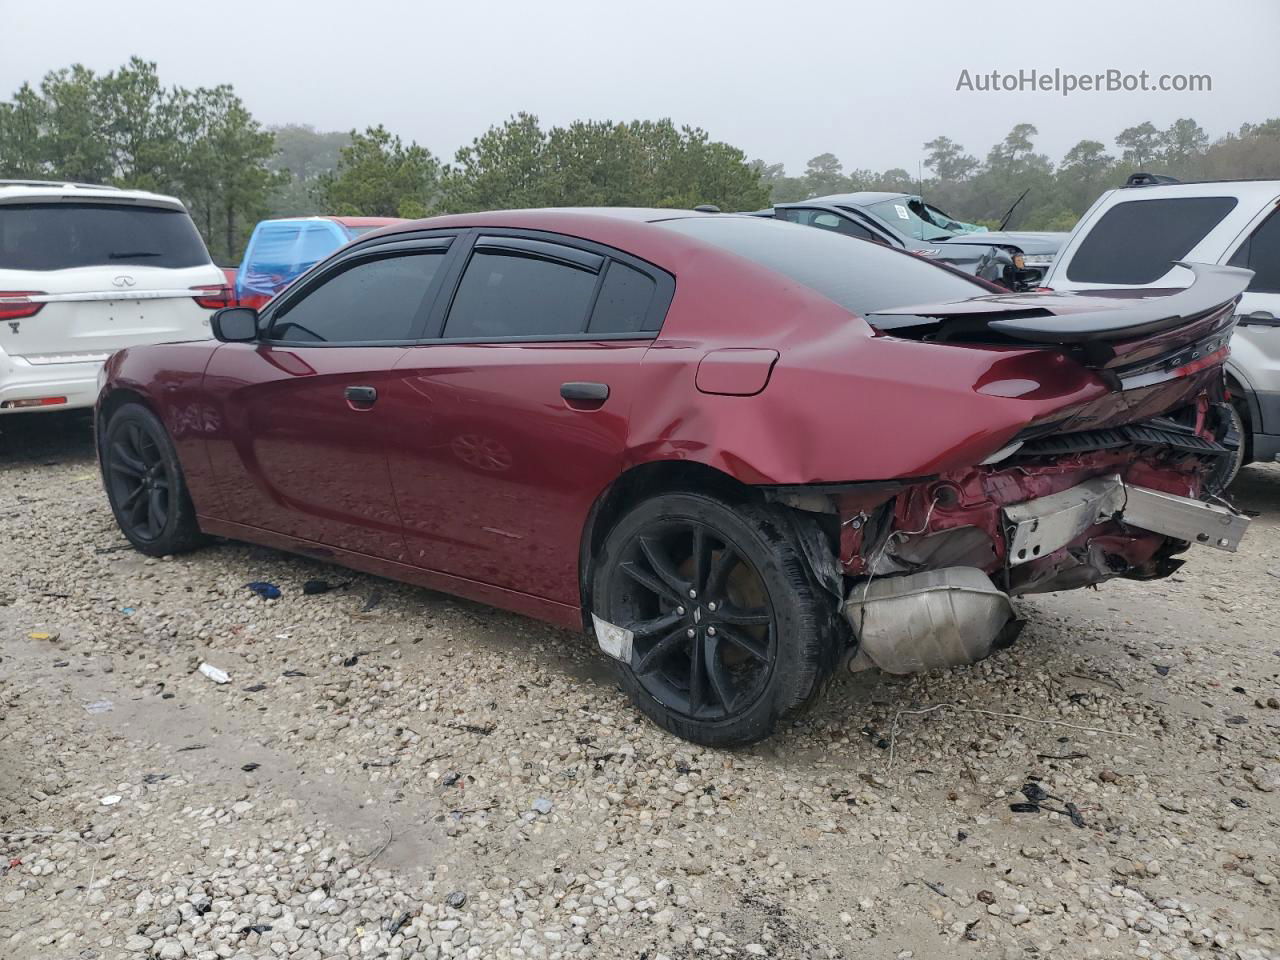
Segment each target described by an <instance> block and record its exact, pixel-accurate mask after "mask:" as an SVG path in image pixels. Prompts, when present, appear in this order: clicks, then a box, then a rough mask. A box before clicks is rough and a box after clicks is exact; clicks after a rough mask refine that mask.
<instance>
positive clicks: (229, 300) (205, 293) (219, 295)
mask: <svg viewBox="0 0 1280 960" xmlns="http://www.w3.org/2000/svg"><path fill="white" fill-rule="evenodd" d="M191 289H192V290H196V291H198V292H197V293H195V294H193V295H192V299H193V300H195V302H196V303H198V304H199V305H200V306H202V307H204V308H205V309H206V310H221V309H222V308H223V307H233V306H235V292H234V291H233V290H232V289H231V288H230V287H229V286H227V285H226V284H225V283H206V284H205V285H204V286H200V287H192V288H191Z"/></svg>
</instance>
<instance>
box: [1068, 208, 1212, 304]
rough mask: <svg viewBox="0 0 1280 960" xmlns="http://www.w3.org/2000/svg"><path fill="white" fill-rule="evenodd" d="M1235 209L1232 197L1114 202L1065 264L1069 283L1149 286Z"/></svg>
mask: <svg viewBox="0 0 1280 960" xmlns="http://www.w3.org/2000/svg"><path fill="white" fill-rule="evenodd" d="M1235 205H1236V199H1235V197H1166V198H1160V199H1154V200H1129V201H1126V202H1124V203H1117V204H1116V205H1115V206H1114V207H1112V208H1111V209H1110V210H1108V211H1107V212H1106V213H1104V214H1103V215H1102V216H1101V217H1099V218H1098V221H1097V223H1095V224H1094V225H1093V228H1092V229H1090V230H1089V232H1088V233H1087V234H1085V237H1084V239H1083V240H1082V241H1081V242H1080V246H1079V247H1078V248H1077V249H1076V252H1075V255H1074V256H1073V257H1072V258H1071V261H1070V263H1068V264H1067V279H1068V280H1071V281H1072V282H1074V283H1122V284H1144V283H1152V282H1154V281H1156V280H1159V279H1160V278H1161V277H1163V276H1164V275H1165V274H1166V273H1168V272H1169V270H1170V269H1171V268H1172V267H1173V261H1175V260H1181V259H1182V258H1183V257H1185V256H1186V255H1187V254H1188V253H1190V252H1191V249H1192V248H1193V247H1194V246H1195V245H1196V244H1198V243H1199V242H1200V241H1201V240H1203V239H1204V238H1205V236H1206V235H1207V234H1208V233H1209V231H1210V230H1212V229H1213V228H1214V227H1216V226H1217V225H1218V224H1219V223H1221V222H1222V218H1223V217H1225V216H1226V215H1227V214H1228V213H1230V212H1231V209H1232V208H1233V207H1234V206H1235Z"/></svg>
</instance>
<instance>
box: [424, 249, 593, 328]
mask: <svg viewBox="0 0 1280 960" xmlns="http://www.w3.org/2000/svg"><path fill="white" fill-rule="evenodd" d="M530 246H532V245H530ZM538 246H540V247H552V246H553V245H552V244H541V243H539V244H538ZM602 262H603V258H601V257H594V262H592V261H584V262H583V263H576V262H573V261H572V260H570V259H565V260H559V259H548V258H544V257H542V256H537V255H530V254H529V253H525V252H523V251H519V250H515V249H504V248H502V247H493V248H483V249H482V248H480V247H477V248H476V250H475V251H474V252H473V253H472V255H471V260H470V262H469V263H468V264H467V269H466V271H465V272H464V273H463V275H462V282H461V283H460V284H459V285H458V291H457V293H456V294H455V295H454V298H453V305H452V306H451V307H450V308H449V317H448V319H447V320H446V321H445V325H444V337H445V338H446V339H460V340H509V339H511V338H513V337H535V338H536V337H563V336H570V335H573V334H581V333H583V332H584V331H585V330H586V328H587V312H588V311H589V310H590V308H591V303H592V300H593V298H594V296H595V291H596V282H597V279H598V269H599V266H600V264H601V263H602Z"/></svg>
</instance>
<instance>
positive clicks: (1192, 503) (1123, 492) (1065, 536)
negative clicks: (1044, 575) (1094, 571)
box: [1004, 474, 1249, 566]
mask: <svg viewBox="0 0 1280 960" xmlns="http://www.w3.org/2000/svg"><path fill="white" fill-rule="evenodd" d="M1004 517H1005V521H1006V522H1007V523H1008V524H1009V563H1010V565H1014V566H1016V565H1018V564H1021V563H1026V562H1027V561H1030V560H1034V559H1036V558H1037V557H1041V556H1047V555H1048V554H1051V553H1054V552H1055V551H1057V550H1061V549H1062V548H1063V547H1065V546H1067V545H1068V544H1069V543H1071V542H1072V541H1074V540H1075V539H1077V538H1078V537H1079V536H1080V535H1081V534H1082V533H1084V532H1085V531H1086V530H1088V529H1089V528H1090V527H1092V526H1094V525H1095V524H1099V523H1105V522H1106V521H1108V520H1116V521H1119V522H1120V523H1123V524H1124V525H1126V526H1128V527H1134V528H1137V529H1139V530H1149V531H1151V532H1152V533H1160V534H1164V535H1165V536H1166V537H1173V538H1174V539H1175V540H1185V541H1186V542H1188V543H1198V544H1202V545H1204V546H1207V547H1214V548H1215V549H1218V550H1227V551H1231V552H1233V553H1234V552H1235V549H1236V547H1238V546H1239V544H1240V538H1241V537H1243V536H1244V532H1245V530H1246V529H1248V527H1249V519H1248V517H1244V516H1241V515H1240V514H1238V513H1236V512H1235V511H1233V510H1229V509H1227V508H1226V507H1220V506H1216V505H1214V504H1210V503H1203V502H1201V501H1199V500H1192V499H1191V498H1190V497H1179V496H1176V495H1174V494H1172V493H1163V492H1161V491H1159V490H1150V489H1147V488H1146V487H1139V486H1135V485H1133V484H1126V483H1125V482H1124V480H1122V479H1121V478H1120V476H1119V475H1118V474H1113V475H1111V476H1108V477H1097V478H1095V479H1093V480H1087V481H1085V482H1084V483H1081V484H1078V485H1077V486H1074V487H1071V488H1070V489H1068V490H1063V491H1062V492H1061V493H1055V494H1051V495H1049V496H1047V497H1040V498H1039V499H1036V500H1028V501H1027V502H1026V503H1019V504H1015V505H1013V506H1009V507H1005V508H1004Z"/></svg>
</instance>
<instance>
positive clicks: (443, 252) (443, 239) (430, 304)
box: [257, 231, 458, 349]
mask: <svg viewBox="0 0 1280 960" xmlns="http://www.w3.org/2000/svg"><path fill="white" fill-rule="evenodd" d="M457 238H458V232H457V231H451V232H449V233H445V234H437V235H435V236H418V237H414V238H412V239H408V240H406V239H404V238H403V237H400V236H399V235H396V234H393V235H391V236H388V237H380V238H377V239H376V240H374V241H372V242H369V243H363V244H360V245H359V246H356V247H354V248H352V247H343V248H341V249H339V250H338V251H336V252H335V253H334V254H333V255H332V256H330V257H328V258H327V259H325V260H322V261H320V262H319V263H317V264H316V265H315V266H313V267H312V268H311V269H310V270H308V271H307V272H306V273H304V274H303V275H302V276H300V277H298V278H297V279H296V280H295V281H294V282H293V284H291V285H290V286H289V288H287V289H286V290H285V291H284V292H283V293H281V294H280V295H279V297H277V298H275V299H273V300H272V301H271V303H270V304H268V305H267V307H266V308H265V309H264V310H263V312H262V314H261V315H260V316H259V320H258V323H259V328H260V329H261V330H262V331H263V333H262V335H261V336H260V337H259V339H258V341H257V342H258V343H260V344H263V345H266V346H272V347H277V346H278V347H290V348H293V349H299V348H311V347H316V348H320V349H332V348H334V347H403V346H412V345H413V344H415V343H418V342H419V341H420V339H421V337H422V335H423V332H424V330H425V329H426V327H427V324H428V323H429V321H430V317H431V315H432V313H433V311H434V310H435V307H436V301H437V300H438V299H439V296H440V290H441V289H442V286H443V283H444V279H445V277H446V276H447V275H448V274H449V272H450V267H451V264H452V259H453V255H454V248H455V246H456V245H457V244H456V243H455V241H456V240H457ZM436 251H438V252H439V256H441V257H442V258H443V262H442V263H441V264H440V267H439V269H437V270H436V274H435V276H434V277H433V278H432V279H431V284H430V286H429V287H428V288H427V291H426V293H425V295H424V296H423V299H422V303H421V305H420V306H419V307H418V313H417V315H416V316H415V317H414V320H413V323H412V324H411V325H410V328H409V335H408V337H407V338H405V339H403V340H325V341H320V342H315V341H298V340H279V339H274V338H272V337H271V336H270V334H271V330H272V327H273V326H274V325H275V322H276V318H277V316H278V315H279V314H280V312H281V311H282V310H283V311H287V310H289V309H291V308H292V307H293V305H294V304H295V303H297V302H298V301H300V300H302V299H305V298H306V297H307V296H309V295H310V294H311V293H312V292H313V291H314V290H316V289H318V288H319V287H321V286H323V285H324V284H325V283H327V282H328V281H329V280H331V279H333V278H334V277H336V276H337V275H338V274H340V273H345V272H346V271H347V270H349V269H352V268H353V267H355V266H356V265H357V264H359V263H363V262H370V261H374V260H386V259H389V258H391V257H396V256H413V255H415V254H421V253H428V254H434V253H435V252H436Z"/></svg>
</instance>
